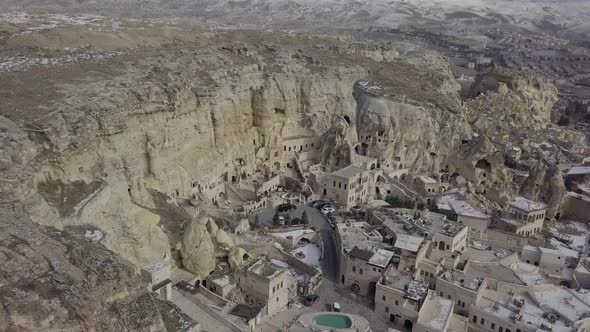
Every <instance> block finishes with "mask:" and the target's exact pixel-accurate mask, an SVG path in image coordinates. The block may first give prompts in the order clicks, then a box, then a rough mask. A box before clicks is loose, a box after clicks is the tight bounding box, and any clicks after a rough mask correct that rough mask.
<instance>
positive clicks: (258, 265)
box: [248, 259, 285, 280]
mask: <svg viewBox="0 0 590 332" xmlns="http://www.w3.org/2000/svg"><path fill="white" fill-rule="evenodd" d="M248 271H250V272H253V273H255V274H257V275H259V276H261V277H263V278H265V279H269V280H270V279H273V278H275V277H276V276H278V275H279V274H280V273H281V272H283V271H285V269H282V268H280V267H278V266H276V265H273V264H271V263H270V262H267V261H265V260H263V259H259V260H257V261H256V262H254V263H253V264H252V265H250V267H249V268H248Z"/></svg>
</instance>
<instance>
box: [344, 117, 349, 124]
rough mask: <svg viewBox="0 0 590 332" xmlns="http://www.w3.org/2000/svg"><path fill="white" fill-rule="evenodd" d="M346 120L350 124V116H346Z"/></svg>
mask: <svg viewBox="0 0 590 332" xmlns="http://www.w3.org/2000/svg"><path fill="white" fill-rule="evenodd" d="M344 121H346V123H348V124H349V125H350V117H348V115H345V116H344Z"/></svg>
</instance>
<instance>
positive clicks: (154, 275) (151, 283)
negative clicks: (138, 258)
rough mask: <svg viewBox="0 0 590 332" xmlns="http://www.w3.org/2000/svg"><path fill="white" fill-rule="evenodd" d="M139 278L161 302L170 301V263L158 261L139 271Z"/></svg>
mask: <svg viewBox="0 0 590 332" xmlns="http://www.w3.org/2000/svg"><path fill="white" fill-rule="evenodd" d="M141 277H142V279H143V280H145V281H147V282H148V288H149V290H150V291H152V292H154V293H156V294H157V295H158V297H159V298H160V299H162V300H170V298H171V296H172V281H171V280H170V261H168V260H165V259H164V260H159V261H155V262H153V263H152V264H150V265H148V266H146V267H144V268H142V269H141Z"/></svg>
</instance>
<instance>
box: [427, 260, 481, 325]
mask: <svg viewBox="0 0 590 332" xmlns="http://www.w3.org/2000/svg"><path fill="white" fill-rule="evenodd" d="M485 287H486V286H485V279H484V278H480V277H474V276H470V275H467V274H465V273H464V272H463V271H458V270H450V271H446V272H444V273H442V274H441V275H440V276H439V277H438V278H437V280H436V288H435V290H436V294H437V295H438V296H440V297H442V298H446V299H448V300H451V301H453V302H454V303H455V307H454V312H455V313H458V314H462V315H465V316H466V315H467V314H468V313H469V307H470V306H471V304H473V303H475V302H476V301H477V298H478V296H479V295H480V294H481V289H484V288H485Z"/></svg>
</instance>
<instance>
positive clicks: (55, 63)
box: [0, 51, 126, 72]
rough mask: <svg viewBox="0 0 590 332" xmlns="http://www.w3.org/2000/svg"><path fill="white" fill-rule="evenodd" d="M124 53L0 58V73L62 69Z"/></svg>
mask: <svg viewBox="0 0 590 332" xmlns="http://www.w3.org/2000/svg"><path fill="white" fill-rule="evenodd" d="M124 54H126V52H122V51H115V52H108V53H96V52H87V53H78V54H66V55H61V56H56V57H51V58H50V57H32V58H29V57H6V58H0V72H16V71H25V70H28V69H30V68H32V67H35V66H50V67H63V66H66V65H70V64H74V63H78V62H81V61H100V60H105V59H110V58H112V57H115V56H120V55H124Z"/></svg>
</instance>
